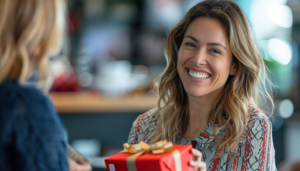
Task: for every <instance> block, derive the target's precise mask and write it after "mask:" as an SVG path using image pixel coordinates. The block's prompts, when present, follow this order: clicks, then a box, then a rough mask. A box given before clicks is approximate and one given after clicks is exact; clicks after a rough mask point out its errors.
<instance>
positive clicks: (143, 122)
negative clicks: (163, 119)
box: [133, 107, 159, 126]
mask: <svg viewBox="0 0 300 171" xmlns="http://www.w3.org/2000/svg"><path fill="white" fill-rule="evenodd" d="M158 117H159V116H158V108H157V107H155V108H153V109H150V110H148V111H147V112H145V113H143V114H141V115H139V116H138V117H137V118H136V120H135V121H134V123H133V126H151V125H154V126H155V125H156V123H157V122H158Z"/></svg>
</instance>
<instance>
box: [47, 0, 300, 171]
mask: <svg viewBox="0 0 300 171" xmlns="http://www.w3.org/2000/svg"><path fill="white" fill-rule="evenodd" d="M199 2H201V0H68V13H67V18H68V30H67V36H66V39H65V43H64V46H63V48H62V52H61V53H60V55H59V56H57V57H53V58H52V59H51V69H52V71H53V85H52V87H51V92H50V96H51V98H52V99H53V102H54V104H55V106H56V109H57V110H58V112H59V114H60V118H61V119H62V121H63V124H64V126H65V128H66V132H67V136H68V140H69V143H70V144H71V145H72V146H73V147H74V148H75V149H77V150H78V151H80V152H81V153H82V154H84V155H86V156H89V157H90V158H92V159H93V161H94V162H93V164H92V165H93V167H94V170H105V167H104V163H103V158H105V156H110V155H112V154H115V153H117V152H118V151H120V150H122V144H123V143H125V142H126V141H127V136H128V133H129V131H130V128H131V125H132V122H133V121H134V119H135V118H136V117H137V116H138V115H139V114H141V113H143V112H145V111H147V110H149V109H151V108H153V107H155V106H156V103H157V97H156V96H155V95H153V94H154V92H153V90H152V87H153V85H152V83H153V79H155V78H156V77H157V76H158V75H159V74H161V73H162V71H163V69H164V67H165V64H166V62H165V57H164V51H163V49H164V43H165V38H166V35H167V33H168V31H169V30H170V29H171V28H172V27H173V26H175V24H176V23H177V22H179V21H180V19H181V18H182V17H183V15H184V14H185V13H186V12H187V11H188V10H189V9H190V8H191V7H192V6H193V5H195V4H197V3H199ZM234 2H236V3H238V4H239V5H240V6H241V7H242V8H243V10H244V11H245V13H246V15H247V17H248V19H249V21H250V23H251V26H252V28H253V31H254V34H255V38H256V44H257V46H258V48H259V50H260V52H261V55H262V57H263V59H264V61H265V63H266V65H267V67H268V68H269V71H270V74H269V76H270V78H271V80H272V82H273V83H274V84H275V85H276V86H277V87H276V88H275V91H274V92H276V93H275V96H274V99H275V107H276V108H275V110H274V114H273V115H272V117H271V120H272V123H273V139H274V146H275V150H276V164H277V165H278V164H280V163H281V162H283V161H294V160H300V146H299V142H300V105H299V102H300V82H299V79H300V74H299V73H300V67H299V43H300V0H235V1H234ZM265 106H267V107H268V106H269V104H268V102H266V105H265ZM266 110H268V108H266Z"/></svg>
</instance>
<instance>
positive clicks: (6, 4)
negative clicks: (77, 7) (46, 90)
mask: <svg viewBox="0 0 300 171" xmlns="http://www.w3.org/2000/svg"><path fill="white" fill-rule="evenodd" d="M64 13H65V4H64V1H63V0H0V38H1V39H0V71H1V72H0V83H2V82H3V81H5V80H17V81H19V82H24V81H25V80H26V79H27V78H28V77H29V76H30V75H31V74H32V70H33V67H36V68H37V70H38V72H39V87H43V86H44V84H46V81H47V79H48V76H49V69H48V58H49V57H50V56H51V55H54V54H55V53H57V52H58V51H59V49H60V47H61V43H62V37H63V33H64V28H65V26H64V22H65V21H64V18H65V14H64ZM37 49H38V50H37ZM35 51H38V54H37V55H36V56H34V57H32V53H35Z"/></svg>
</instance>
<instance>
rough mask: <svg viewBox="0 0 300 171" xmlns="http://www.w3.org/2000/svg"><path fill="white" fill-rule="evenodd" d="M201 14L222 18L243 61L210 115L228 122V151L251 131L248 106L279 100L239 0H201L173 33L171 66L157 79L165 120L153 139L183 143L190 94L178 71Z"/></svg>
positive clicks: (168, 50) (168, 52)
mask: <svg viewBox="0 0 300 171" xmlns="http://www.w3.org/2000/svg"><path fill="white" fill-rule="evenodd" d="M199 17H208V18H211V19H215V20H218V21H219V22H220V23H222V25H223V26H224V27H225V29H226V32H227V36H228V38H229V44H230V48H231V51H232V54H233V60H234V62H236V63H237V66H238V67H237V73H236V75H235V76H233V77H232V76H229V77H228V80H227V83H226V84H228V86H225V88H224V90H223V92H222V93H221V95H220V97H219V99H218V100H217V102H216V104H215V105H214V107H213V111H212V114H211V116H210V120H211V121H215V120H216V121H219V123H225V124H224V126H227V127H228V131H227V133H226V134H225V135H224V136H223V137H222V138H221V139H220V140H219V150H220V152H221V153H222V152H224V150H225V149H236V148H237V144H238V142H239V141H240V140H241V139H242V138H243V136H244V134H245V131H246V130H247V125H248V110H249V109H250V107H251V106H253V107H256V108H259V107H260V106H258V105H259V103H258V101H259V99H268V100H269V101H271V103H272V104H273V100H272V97H271V95H270V93H268V91H267V88H266V83H267V82H269V80H268V78H267V72H266V71H267V70H266V69H265V65H264V61H263V59H262V58H261V56H260V54H259V52H258V49H257V47H256V45H255V40H254V37H253V33H252V30H251V27H250V24H249V23H248V20H247V17H246V16H245V14H244V12H243V11H242V9H241V8H240V7H239V6H238V5H237V4H235V3H233V2H231V1H226V0H224V1H222V0H206V1H203V2H200V3H199V4H197V5H195V6H194V7H193V8H191V9H190V10H189V11H188V12H187V14H186V15H185V16H184V18H183V19H182V20H181V21H180V22H179V23H178V24H177V25H176V26H175V27H174V28H173V29H172V30H171V31H170V32H169V34H168V36H167V39H166V46H165V56H166V60H167V66H166V69H165V71H164V72H163V73H162V74H161V75H160V76H159V77H158V78H157V79H156V81H155V85H156V87H157V88H158V93H159V103H158V110H159V118H160V119H159V124H158V127H157V130H156V132H154V133H153V139H152V140H151V142H152V143H153V142H156V141H158V140H161V139H168V140H172V141H173V142H178V137H182V136H183V134H184V133H185V131H186V129H187V124H188V117H189V116H188V97H187V93H186V92H185V90H184V87H183V85H182V82H181V80H180V77H179V74H178V71H177V60H178V51H179V49H180V46H181V43H182V40H183V37H184V34H185V32H186V30H187V28H188V26H189V25H190V23H191V22H192V21H194V20H195V19H196V18H199ZM260 97H263V98H260ZM214 124H215V122H213V127H214ZM214 134H215V135H216V132H215V130H214Z"/></svg>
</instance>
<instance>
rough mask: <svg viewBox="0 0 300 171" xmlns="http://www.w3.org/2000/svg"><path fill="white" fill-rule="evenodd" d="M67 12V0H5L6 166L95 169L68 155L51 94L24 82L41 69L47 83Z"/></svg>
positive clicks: (1, 97)
mask: <svg viewBox="0 0 300 171" xmlns="http://www.w3.org/2000/svg"><path fill="white" fill-rule="evenodd" d="M64 12H65V9H64V2H63V0H0V170H5V171H11V170H17V171H32V170H39V171H50V170H52V171H58V170H60V171H64V170H65V171H67V170H69V168H70V170H84V171H88V170H91V166H90V165H89V164H87V163H83V162H77V163H76V162H74V161H72V160H71V159H68V156H67V150H66V143H67V142H66V140H65V136H64V130H63V126H62V124H61V121H60V120H59V117H58V115H57V113H56V112H55V109H54V106H53V104H52V103H51V101H50V100H49V99H48V97H46V96H45V95H44V94H43V93H42V92H41V91H40V90H39V89H36V88H34V87H30V86H25V85H23V83H24V82H25V81H26V80H27V79H28V78H29V77H30V76H31V75H32V72H33V70H35V69H37V70H38V71H39V87H40V88H42V87H44V86H45V85H46V82H47V79H48V76H49V73H48V71H49V70H48V58H49V57H50V56H52V55H55V53H56V52H58V51H59V49H60V46H61V43H62V38H63V32H64V30H65V28H64V27H65V26H64V25H65V21H64ZM68 162H69V164H68Z"/></svg>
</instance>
